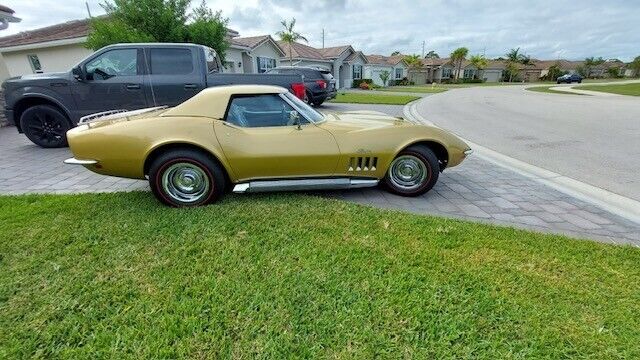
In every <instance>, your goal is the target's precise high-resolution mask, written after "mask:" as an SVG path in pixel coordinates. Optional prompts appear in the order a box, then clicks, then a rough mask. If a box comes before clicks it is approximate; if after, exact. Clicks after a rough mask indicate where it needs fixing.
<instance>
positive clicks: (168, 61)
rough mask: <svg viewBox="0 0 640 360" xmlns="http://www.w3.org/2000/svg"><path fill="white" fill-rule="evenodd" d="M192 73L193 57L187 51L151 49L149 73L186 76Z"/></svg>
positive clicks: (189, 51)
mask: <svg viewBox="0 0 640 360" xmlns="http://www.w3.org/2000/svg"><path fill="white" fill-rule="evenodd" d="M192 72H193V56H192V55H191V50H189V49H172V48H164V49H162V48H160V49H151V73H152V74H154V75H186V74H191V73H192Z"/></svg>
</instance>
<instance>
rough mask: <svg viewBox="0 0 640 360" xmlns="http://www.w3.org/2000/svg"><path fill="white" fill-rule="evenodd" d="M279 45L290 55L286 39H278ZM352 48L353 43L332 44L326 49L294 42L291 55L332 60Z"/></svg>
mask: <svg viewBox="0 0 640 360" xmlns="http://www.w3.org/2000/svg"><path fill="white" fill-rule="evenodd" d="M278 46H280V48H281V49H282V51H283V52H284V53H285V56H287V57H288V56H289V47H290V46H289V44H288V43H286V42H284V41H278ZM349 48H351V45H341V46H332V47H327V48H324V49H318V48H314V47H312V46H309V45H305V44H301V43H298V42H294V43H293V45H292V46H291V49H292V51H291V56H292V57H293V58H303V59H313V60H332V59H335V58H337V57H338V56H340V55H341V54H342V53H343V52H345V51H346V50H347V49H349Z"/></svg>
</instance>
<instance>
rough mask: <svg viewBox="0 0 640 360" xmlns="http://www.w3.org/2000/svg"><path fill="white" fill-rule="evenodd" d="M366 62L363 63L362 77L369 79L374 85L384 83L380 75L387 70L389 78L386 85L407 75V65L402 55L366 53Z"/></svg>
mask: <svg viewBox="0 0 640 360" xmlns="http://www.w3.org/2000/svg"><path fill="white" fill-rule="evenodd" d="M366 60H367V63H366V64H365V65H364V77H365V78H366V79H371V80H373V82H374V83H375V84H376V85H380V86H383V85H384V83H383V81H382V78H381V77H380V75H381V74H382V73H383V72H384V71H387V72H388V73H389V78H388V81H387V85H389V83H391V81H393V80H402V79H403V78H405V77H407V75H408V69H409V66H408V64H407V62H406V61H404V56H403V55H395V56H383V55H367V56H366Z"/></svg>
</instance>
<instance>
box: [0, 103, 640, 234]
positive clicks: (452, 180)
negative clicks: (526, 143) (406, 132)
mask: <svg viewBox="0 0 640 360" xmlns="http://www.w3.org/2000/svg"><path fill="white" fill-rule="evenodd" d="M341 108H344V106H341ZM400 108H401V107H400ZM388 111H389V112H395V111H397V109H395V108H393V109H391V108H389V109H388ZM68 157H70V152H69V149H42V148H39V147H37V146H35V145H33V144H32V143H30V142H29V141H28V140H27V139H26V137H25V136H24V135H18V134H17V132H16V131H15V128H13V127H9V128H0V194H25V193H56V194H64V193H79V192H112V191H130V190H148V185H147V182H146V181H141V180H130V179H120V178H114V177H108V176H102V175H97V174H94V173H92V172H90V171H88V170H86V169H84V168H83V167H79V166H69V165H64V164H63V163H62V161H63V160H64V159H66V158H68ZM323 194H324V195H326V196H332V197H336V198H340V199H344V200H348V201H354V202H358V203H362V204H367V205H372V206H376V207H381V208H390V209H398V210H404V211H410V212H413V213H419V214H434V215H444V216H452V217H457V218H464V219H472V220H478V221H485V222H490V223H498V224H504V225H509V226H515V227H521V228H527V229H534V230H538V231H545V232H555V233H563V234H568V235H572V236H576V237H580V238H590V239H595V240H599V241H604V242H609V243H616V244H632V245H635V246H640V226H639V225H637V224H634V223H632V222H630V221H627V220H625V219H623V218H620V217H618V216H615V215H612V214H610V213H607V212H605V211H603V210H601V209H599V208H597V207H594V206H592V205H590V204H587V203H585V202H583V201H580V200H577V199H575V198H572V197H570V196H568V195H565V194H562V193H560V192H557V191H555V190H553V189H551V188H549V187H547V186H544V185H542V184H540V183H537V182H535V181H533V180H531V179H529V178H526V177H524V176H522V175H519V174H517V173H514V172H512V171H510V170H507V169H504V168H501V167H497V166H496V165H493V164H491V163H488V162H486V161H484V160H481V159H479V158H474V157H473V156H472V157H470V158H469V159H467V160H466V161H465V162H464V163H463V164H462V165H461V166H459V167H456V168H452V169H449V170H446V171H445V172H444V173H442V174H441V177H440V181H439V182H438V184H437V185H436V187H435V188H434V189H433V190H432V191H430V192H429V193H427V194H425V195H423V196H421V197H418V198H405V197H400V196H395V195H392V194H389V193H387V192H385V191H383V190H381V189H378V188H373V189H363V190H351V191H342V192H340V191H338V192H325V193H323ZM150 196H151V195H150Z"/></svg>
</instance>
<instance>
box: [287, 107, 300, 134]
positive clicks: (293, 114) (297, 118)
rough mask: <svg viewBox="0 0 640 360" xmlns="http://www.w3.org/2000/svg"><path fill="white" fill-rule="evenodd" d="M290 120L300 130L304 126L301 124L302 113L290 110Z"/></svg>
mask: <svg viewBox="0 0 640 360" xmlns="http://www.w3.org/2000/svg"><path fill="white" fill-rule="evenodd" d="M289 122H291V123H292V124H293V125H297V126H298V127H297V129H298V130H302V126H300V114H298V112H297V111H295V110H291V111H289Z"/></svg>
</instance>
